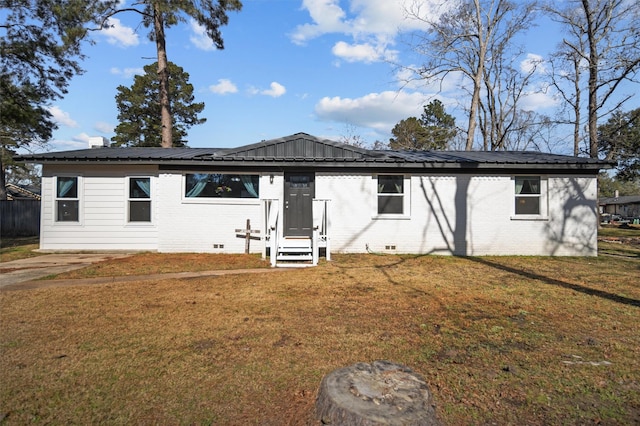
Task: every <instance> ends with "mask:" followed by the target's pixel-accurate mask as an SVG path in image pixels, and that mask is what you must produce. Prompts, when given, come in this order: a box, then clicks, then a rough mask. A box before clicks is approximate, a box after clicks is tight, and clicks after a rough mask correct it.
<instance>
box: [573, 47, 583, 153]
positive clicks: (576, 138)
mask: <svg viewBox="0 0 640 426" xmlns="http://www.w3.org/2000/svg"><path fill="white" fill-rule="evenodd" d="M573 61H574V62H573V67H574V70H575V74H576V78H575V79H574V80H573V84H574V91H575V94H576V101H575V103H574V104H573V112H574V115H575V118H576V120H575V122H574V123H573V155H574V156H576V157H577V156H578V155H580V120H581V119H582V118H581V114H580V107H581V105H582V100H581V97H582V96H581V95H582V91H581V90H580V57H579V56H574V58H573Z"/></svg>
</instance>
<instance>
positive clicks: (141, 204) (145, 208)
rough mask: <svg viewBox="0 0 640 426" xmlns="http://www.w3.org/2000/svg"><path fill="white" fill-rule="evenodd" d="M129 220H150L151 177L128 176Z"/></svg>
mask: <svg viewBox="0 0 640 426" xmlns="http://www.w3.org/2000/svg"><path fill="white" fill-rule="evenodd" d="M129 222H151V178H149V177H130V178H129Z"/></svg>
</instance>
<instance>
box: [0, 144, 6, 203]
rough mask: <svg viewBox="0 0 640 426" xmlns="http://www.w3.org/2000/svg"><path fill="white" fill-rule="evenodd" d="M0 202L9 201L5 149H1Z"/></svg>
mask: <svg viewBox="0 0 640 426" xmlns="http://www.w3.org/2000/svg"><path fill="white" fill-rule="evenodd" d="M0 150H1V151H0V200H6V199H7V181H6V180H5V175H4V173H5V167H4V161H2V157H3V156H4V152H5V150H4V147H0Z"/></svg>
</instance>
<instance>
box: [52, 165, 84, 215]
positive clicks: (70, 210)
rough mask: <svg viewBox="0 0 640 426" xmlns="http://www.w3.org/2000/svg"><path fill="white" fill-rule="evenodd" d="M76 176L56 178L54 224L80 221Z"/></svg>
mask: <svg viewBox="0 0 640 426" xmlns="http://www.w3.org/2000/svg"><path fill="white" fill-rule="evenodd" d="M78 194H79V191H78V177H77V176H57V177H56V197H55V204H56V222H79V221H80V198H79V196H78Z"/></svg>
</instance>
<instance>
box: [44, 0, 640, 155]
mask: <svg viewBox="0 0 640 426" xmlns="http://www.w3.org/2000/svg"><path fill="white" fill-rule="evenodd" d="M405 3H407V0H350V1H344V0H342V1H339V0H244V1H243V9H242V11H240V12H238V13H235V12H232V13H230V14H229V24H228V25H227V26H225V27H223V28H222V32H223V38H224V43H225V49H224V50H216V49H214V48H213V46H212V45H211V43H210V42H209V41H208V40H207V39H206V38H204V37H203V36H202V33H201V31H200V30H199V28H197V26H195V25H192V24H191V23H189V22H187V23H185V24H180V25H178V26H175V27H172V28H171V29H169V30H168V31H167V54H168V58H169V60H170V61H172V62H174V63H176V64H177V65H179V66H181V67H182V68H184V69H185V71H186V72H188V73H189V75H190V78H189V81H190V82H191V83H192V84H193V86H194V94H195V98H196V101H198V102H204V103H205V109H204V111H203V112H202V114H201V117H205V118H206V119H207V122H206V123H205V124H203V125H199V126H194V127H192V128H191V129H190V131H189V135H188V138H187V139H188V142H189V143H188V145H189V146H191V147H236V146H240V145H245V144H250V143H255V142H259V141H261V140H265V139H272V138H277V137H281V136H287V135H290V134H293V133H297V132H306V133H309V134H312V135H315V136H319V137H327V138H331V139H335V140H340V139H342V138H345V137H348V136H357V137H359V138H360V139H361V140H363V141H364V142H367V143H373V142H374V141H376V140H379V141H383V142H388V139H389V137H390V136H391V129H392V128H393V126H394V125H395V124H396V123H397V122H398V121H400V120H402V119H404V118H407V117H410V116H419V115H420V114H421V112H422V107H423V105H425V104H427V103H429V101H430V100H432V99H433V98H434V97H437V98H439V99H441V100H442V101H443V102H444V103H445V105H446V107H447V110H448V111H449V112H450V113H453V114H454V115H458V114H459V113H460V111H461V110H460V105H459V100H460V92H459V90H456V89H455V82H444V83H445V91H444V92H440V93H439V94H438V93H437V92H438V90H437V88H436V87H428V86H424V85H416V84H409V85H405V84H403V83H402V80H403V78H404V76H403V75H402V74H403V73H402V72H401V71H399V69H398V67H396V66H394V65H392V64H394V63H395V64H402V65H405V66H408V65H413V64H415V63H416V61H419V58H416V57H414V55H413V54H412V52H411V51H410V49H409V48H408V46H407V43H406V34H408V32H409V31H411V30H419V29H421V23H420V22H418V21H416V20H411V19H408V18H407V17H406V14H405V11H404V10H405V9H404V5H405ZM423 10H426V9H423ZM542 22H543V21H541V23H542ZM111 24H112V26H113V27H112V28H110V29H109V30H106V31H101V32H99V33H95V34H94V35H93V41H94V42H95V44H93V45H87V46H86V47H85V50H84V52H85V54H86V55H87V58H86V59H85V60H84V61H83V62H82V65H83V67H84V68H85V70H86V72H85V73H84V74H83V75H80V76H77V77H75V78H74V79H73V80H72V82H71V84H70V86H69V93H68V94H67V95H66V96H65V97H64V99H61V100H59V101H56V102H55V103H54V104H53V105H52V106H51V111H52V112H53V114H54V117H55V119H56V121H57V122H58V125H59V129H58V130H56V131H55V132H54V140H53V141H52V143H51V144H50V147H49V149H52V150H67V149H81V148H85V147H86V146H87V141H88V138H89V137H90V136H104V137H106V138H108V139H110V138H111V137H112V136H113V135H114V133H113V129H114V128H115V126H116V125H117V114H118V111H117V108H116V104H115V95H116V93H117V91H116V88H117V87H118V86H119V85H123V86H126V87H129V86H131V85H132V83H133V75H134V74H135V73H142V68H143V66H145V65H147V64H150V63H153V62H155V60H156V49H155V44H154V43H152V42H150V41H149V40H148V37H147V34H148V29H146V28H144V27H142V26H141V25H140V19H139V16H138V15H137V14H135V13H131V12H129V13H124V14H119V15H116V16H115V18H114V19H113V20H112V22H111ZM560 36H561V35H560V34H558V29H557V28H555V27H553V26H552V24H551V23H550V22H548V21H545V22H544V23H542V24H541V26H540V27H538V28H536V29H534V30H533V31H532V32H531V33H529V35H527V36H526V37H524V38H523V41H524V43H526V52H525V54H524V55H523V56H522V58H520V59H519V60H522V61H524V62H523V64H526V60H527V58H542V59H544V58H545V56H546V55H548V53H549V52H550V50H552V49H553V48H554V47H555V45H556V44H557V42H558V41H559V40H560ZM523 66H524V65H523ZM449 83H450V84H449ZM533 91H534V90H533V88H532V92H533ZM526 102H527V105H528V107H529V108H530V109H532V110H536V111H538V112H547V113H550V112H551V108H552V107H554V106H555V105H557V101H556V100H555V99H554V97H553V93H551V92H547V93H545V94H539V93H537V94H533V93H532V95H531V96H530V97H529V98H528V99H527V100H526ZM634 102H635V104H634V103H632V104H630V108H631V107H637V106H638V100H635V101H634ZM463 122H464V121H463V120H462V119H459V120H458V124H462V123H463Z"/></svg>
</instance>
